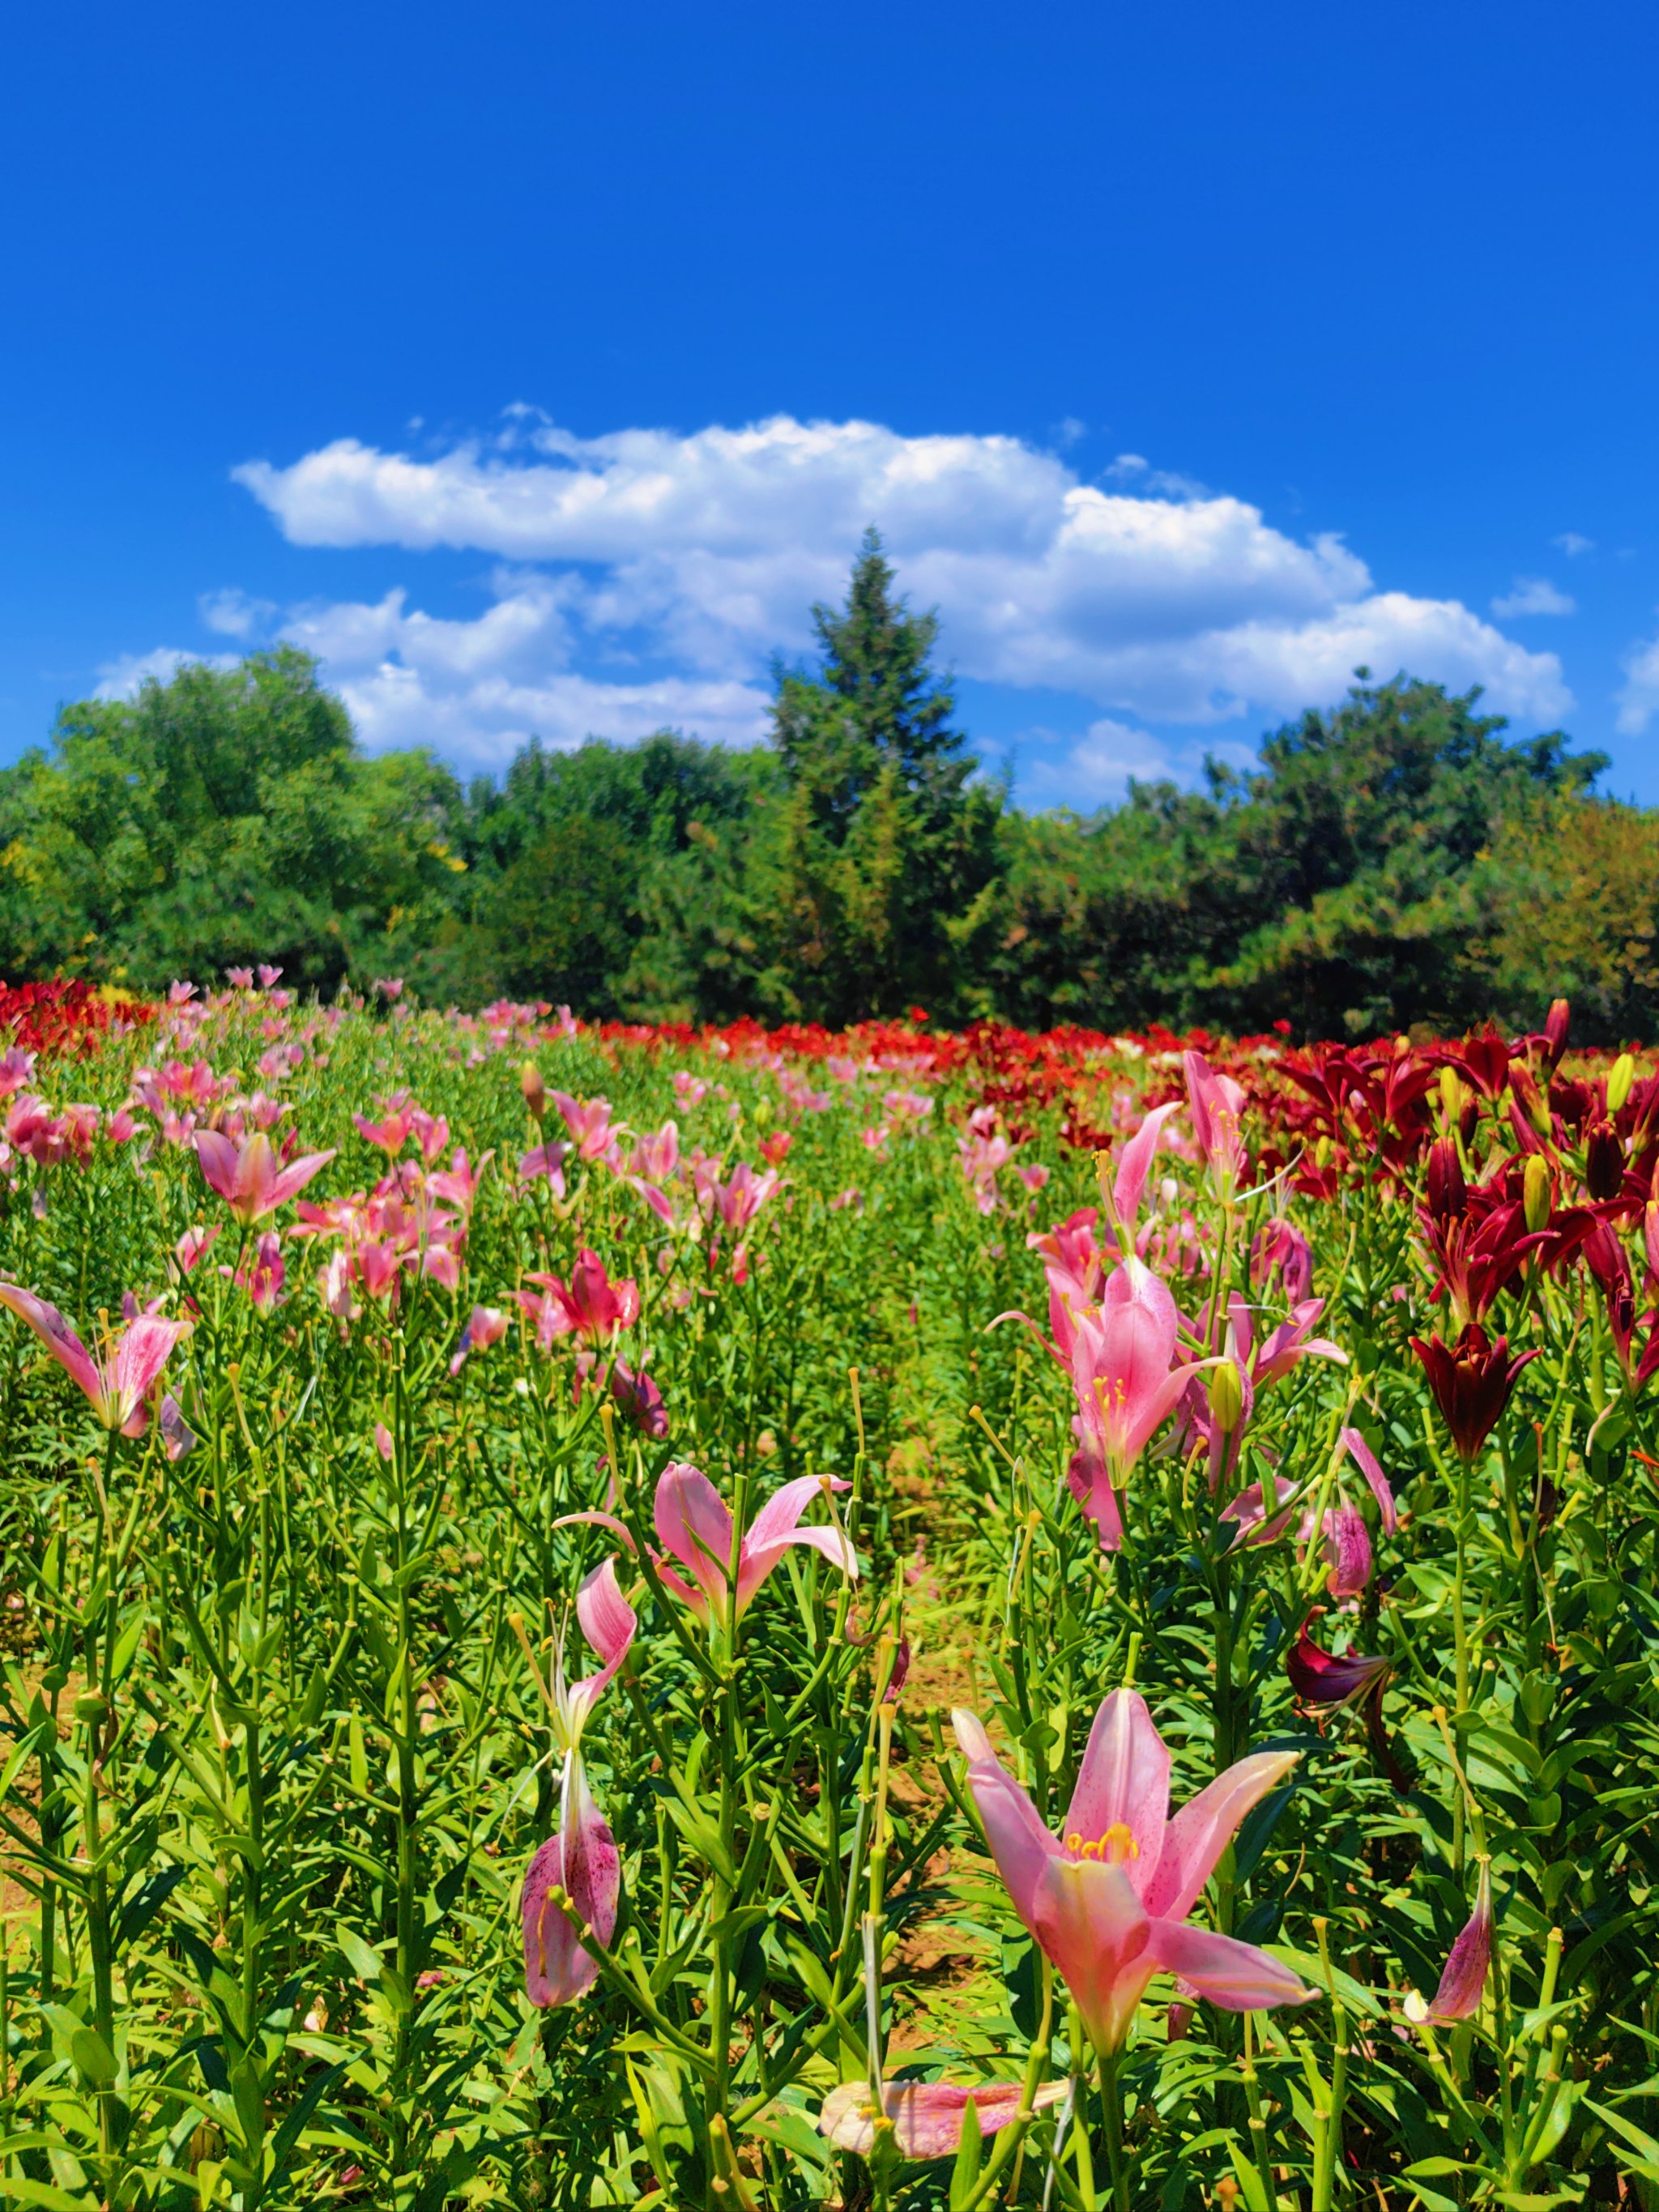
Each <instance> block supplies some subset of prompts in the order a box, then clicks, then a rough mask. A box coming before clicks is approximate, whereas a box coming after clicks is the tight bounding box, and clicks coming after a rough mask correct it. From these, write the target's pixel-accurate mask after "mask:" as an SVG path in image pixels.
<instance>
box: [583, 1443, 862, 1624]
mask: <svg viewBox="0 0 1659 2212" xmlns="http://www.w3.org/2000/svg"><path fill="white" fill-rule="evenodd" d="M849 1487H850V1485H848V1484H847V1483H845V1482H842V1481H840V1480H838V1479H837V1478H836V1476H835V1475H832V1474H803V1475H799V1476H798V1477H797V1478H796V1480H794V1481H793V1482H786V1483H785V1484H784V1485H783V1486H782V1487H781V1489H778V1490H775V1491H774V1492H772V1495H771V1496H770V1497H769V1498H768V1499H767V1501H766V1503H765V1504H763V1506H762V1507H761V1509H760V1510H759V1512H758V1513H757V1514H756V1516H755V1517H754V1519H753V1520H752V1521H751V1522H750V1524H749V1526H748V1528H747V1529H746V1530H745V1531H744V1536H743V1540H742V1542H741V1543H740V1544H738V1546H737V1552H738V1586H737V1618H738V1620H741V1619H742V1618H743V1615H744V1613H745V1612H746V1611H747V1609H748V1607H749V1606H750V1604H751V1603H752V1602H753V1601H754V1598H755V1595H756V1593H757V1591H758V1590H759V1589H760V1587H761V1585H762V1583H764V1582H765V1580H766V1578H767V1577H768V1576H769V1574H770V1573H771V1572H772V1571H773V1569H774V1568H775V1567H776V1566H777V1565H779V1564H780V1562H781V1559H782V1558H783V1555H784V1553H786V1552H787V1550H788V1549H789V1547H790V1546H791V1545H792V1544H800V1545H805V1546H807V1547H810V1548H811V1549H812V1550H813V1551H816V1552H821V1553H823V1556H824V1558H825V1559H828V1560H829V1564H830V1565H831V1566H832V1567H838V1568H839V1569H840V1570H841V1571H842V1574H844V1575H845V1576H846V1577H847V1578H848V1581H849V1582H856V1581H857V1580H858V1572H859V1563H858V1557H857V1554H856V1553H854V1549H853V1547H852V1544H851V1542H850V1541H848V1537H847V1536H846V1534H844V1533H843V1532H842V1529H840V1528H836V1527H834V1526H832V1527H830V1528H801V1527H800V1526H799V1521H800V1516H801V1515H802V1514H803V1513H804V1512H805V1510H806V1509H807V1507H808V1506H809V1505H810V1504H811V1503H812V1500H813V1499H814V1498H817V1496H819V1495H820V1493H821V1492H823V1491H825V1490H846V1489H848V1488H849ZM565 1517H566V1519H567V1520H569V1521H592V1522H597V1523H598V1524H599V1526H600V1527H602V1528H614V1529H615V1530H616V1532H617V1534H618V1535H619V1536H620V1537H621V1538H622V1540H623V1543H625V1544H626V1545H627V1546H628V1547H629V1550H630V1551H632V1550H633V1549H634V1538H633V1534H632V1532H631V1530H629V1528H627V1527H625V1526H624V1524H623V1522H620V1521H618V1520H617V1517H616V1516H615V1515H614V1514H611V1513H571V1514H568V1515H567V1516H565ZM652 1517H653V1521H654V1522H655V1523H656V1529H657V1534H658V1537H659V1540H660V1541H661V1543H662V1546H663V1551H662V1553H658V1554H655V1555H654V1564H655V1565H656V1570H657V1573H658V1575H659V1577H660V1579H661V1580H662V1582H663V1583H664V1584H665V1586H666V1587H667V1588H668V1589H671V1590H672V1591H673V1593H674V1595H675V1596H676V1597H678V1599H680V1600H681V1601H682V1602H683V1603H684V1605H685V1606H687V1607H689V1608H690V1611H691V1612H692V1613H695V1614H696V1618H697V1619H698V1620H701V1621H703V1622H705V1623H706V1622H707V1621H708V1620H709V1619H710V1618H711V1617H712V1618H713V1619H714V1620H718V1621H720V1622H724V1621H725V1620H726V1616H727V1614H728V1613H729V1612H730V1610H731V1606H730V1595H731V1569H732V1548H733V1544H734V1541H735V1539H736V1534H737V1531H736V1527H735V1524H734V1523H733V1522H732V1514H731V1510H730V1508H729V1507H728V1506H727V1504H726V1500H725V1499H724V1498H722V1497H721V1496H720V1492H719V1491H718V1490H716V1489H715V1487H714V1484H713V1483H712V1482H710V1480H708V1476H707V1475H706V1474H703V1473H702V1470H701V1469H700V1468H695V1467H692V1466H691V1465H690V1463H689V1462H687V1461H684V1460H671V1461H670V1462H669V1464H668V1465H667V1466H666V1467H665V1468H664V1469H663V1471H662V1473H661V1474H659V1476H658V1478H657V1490H656V1496H655V1498H654V1499H653V1504H652ZM560 1525H562V1523H561V1524H560ZM667 1559H674V1560H676V1561H678V1565H679V1566H681V1567H683V1568H684V1570H685V1573H684V1575H681V1574H679V1573H677V1572H676V1571H675V1569H674V1568H672V1567H671V1566H669V1565H667V1564H666V1560H667ZM687 1577H690V1579H689V1580H688V1579H687Z"/></svg>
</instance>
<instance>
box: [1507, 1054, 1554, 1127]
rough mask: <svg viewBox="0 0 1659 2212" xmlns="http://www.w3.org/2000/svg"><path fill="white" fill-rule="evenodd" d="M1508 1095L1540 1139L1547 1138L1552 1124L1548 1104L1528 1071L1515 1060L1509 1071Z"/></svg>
mask: <svg viewBox="0 0 1659 2212" xmlns="http://www.w3.org/2000/svg"><path fill="white" fill-rule="evenodd" d="M1510 1096H1511V1097H1513V1099H1514V1100H1515V1103H1516V1105H1517V1106H1518V1107H1519V1108H1520V1109H1521V1111H1522V1113H1523V1114H1524V1115H1526V1117H1527V1119H1528V1121H1530V1122H1531V1123H1532V1126H1533V1127H1534V1129H1536V1130H1537V1132H1538V1133H1539V1135H1540V1136H1541V1137H1547V1136H1548V1135H1549V1134H1550V1133H1551V1131H1552V1128H1553V1123H1552V1122H1551V1121H1550V1109H1549V1102H1548V1100H1547V1098H1546V1097H1544V1095H1543V1093H1542V1092H1541V1091H1540V1090H1539V1088H1538V1085H1536V1084H1535V1083H1534V1081H1533V1079H1532V1076H1531V1074H1530V1073H1529V1071H1528V1069H1526V1068H1524V1067H1522V1065H1521V1063H1520V1061H1519V1060H1516V1063H1515V1065H1514V1066H1513V1067H1511V1068H1510Z"/></svg>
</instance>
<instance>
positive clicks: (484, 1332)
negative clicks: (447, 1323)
mask: <svg viewBox="0 0 1659 2212" xmlns="http://www.w3.org/2000/svg"><path fill="white" fill-rule="evenodd" d="M506 1334H507V1316H506V1315H505V1314H504V1313H502V1312H501V1309H500V1308H499V1307H497V1306H474V1307H473V1309H472V1315H471V1320H469V1322H467V1325H466V1327H465V1328H464V1329H463V1330H462V1331H461V1341H460V1344H459V1346H458V1348H457V1350H456V1353H455V1357H454V1358H453V1359H452V1360H451V1361H450V1363H449V1371H450V1373H451V1374H452V1375H459V1373H460V1371H461V1370H462V1368H463V1367H464V1366H465V1364H466V1362H467V1358H468V1356H469V1355H470V1354H471V1353H472V1352H483V1351H486V1350H488V1348H489V1346H491V1345H492V1344H495V1343H496V1342H497V1341H498V1340H500V1339H501V1337H503V1336H505V1335H506Z"/></svg>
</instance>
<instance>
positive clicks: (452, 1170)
mask: <svg viewBox="0 0 1659 2212" xmlns="http://www.w3.org/2000/svg"><path fill="white" fill-rule="evenodd" d="M494 1158H495V1151H494V1148H493V1147H492V1148H491V1149H490V1150H489V1152H484V1153H483V1154H482V1155H481V1156H480V1158H479V1160H478V1164H477V1167H476V1168H475V1167H474V1166H473V1164H472V1163H471V1160H470V1159H468V1158H467V1156H466V1147H465V1145H458V1146H456V1147H455V1150H454V1151H453V1152H452V1153H451V1154H450V1156H449V1165H448V1166H447V1168H440V1169H438V1170H436V1172H435V1173H434V1174H432V1175H429V1176H428V1177H427V1179H426V1187H427V1188H428V1190H429V1191H430V1192H431V1193H432V1195H433V1196H434V1197H435V1198H441V1199H444V1200H447V1202H448V1204H450V1205H451V1206H459V1207H460V1209H461V1212H463V1213H464V1214H465V1215H466V1216H467V1217H468V1218H469V1219H470V1218H471V1213H472V1208H473V1206H474V1205H475V1203H476V1202H477V1196H478V1185H479V1184H480V1183H481V1182H483V1178H484V1170H485V1169H486V1168H487V1167H488V1166H489V1163H490V1161H491V1160H492V1159H494Z"/></svg>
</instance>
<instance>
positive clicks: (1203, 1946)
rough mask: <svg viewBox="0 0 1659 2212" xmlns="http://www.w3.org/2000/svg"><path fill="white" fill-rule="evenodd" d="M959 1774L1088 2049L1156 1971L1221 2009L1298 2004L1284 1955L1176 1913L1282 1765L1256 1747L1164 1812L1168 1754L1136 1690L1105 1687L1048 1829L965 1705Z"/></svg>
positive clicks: (1278, 1756)
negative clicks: (1063, 1810)
mask: <svg viewBox="0 0 1659 2212" xmlns="http://www.w3.org/2000/svg"><path fill="white" fill-rule="evenodd" d="M953 1720H954V1723H955V1727H956V1731H957V1741H958V1742H959V1743H960V1744H961V1746H962V1747H963V1752H964V1753H966V1754H967V1757H968V1760H969V1766H968V1784H969V1789H970V1790H971V1791H972V1793H973V1798H974V1802H975V1807H976V1808H978V1812H979V1815H980V1819H981V1820H982V1821H983V1823H984V1826H985V1833H986V1837H987V1841H988V1842H989V1844H990V1846H991V1855H992V1857H993V1858H994V1860H995V1862H996V1867H997V1871H998V1873H999V1874H1000V1875H1001V1877H1002V1881H1003V1885H1004V1887H1006V1890H1007V1892H1008V1895H1009V1898H1010V1900H1011V1901H1012V1905H1013V1907H1014V1910H1015V1911H1016V1912H1017V1913H1018V1915H1019V1917H1020V1919H1021V1920H1022V1921H1023V1922H1024V1925H1025V1927H1026V1928H1027V1929H1028V1930H1029V1931H1030V1935H1031V1936H1032V1937H1033V1938H1034V1939H1035V1941H1036V1942H1037V1943H1038V1944H1039V1945H1040V1946H1041V1947H1042V1950H1043V1952H1044V1953H1045V1954H1046V1955H1047V1956H1048V1959H1049V1960H1052V1962H1053V1964H1054V1966H1055V1967H1056V1968H1057V1969H1058V1970H1059V1972H1060V1977H1061V1978H1062V1979H1063V1980H1064V1982H1065V1984H1066V1988H1067V1989H1068V1990H1070V1991H1071V1993H1072V1996H1073V1999H1074V2000H1075V2002H1076V2003H1077V2007H1078V2010H1079V2012H1080V2013H1081V2014H1082V2015H1083V2021H1084V2026H1085V2027H1086V2029H1087V2030H1088V2033H1089V2036H1090V2039H1091V2041H1092V2042H1093V2044H1094V2045H1095V2047H1096V2049H1097V2050H1098V2051H1103V2052H1111V2051H1117V2050H1120V2049H1121V2047H1122V2045H1123V2044H1124V2042H1125V2040H1126V2039H1127V2036H1128V2033H1129V2028H1130V2025H1131V2023H1132V2021H1133V2018H1134V2014H1135V2008H1136V2007H1137V2006H1138V2005H1139V2002H1140V2000H1141V1998H1142V1997H1143V1996H1145V1994H1146V1989H1147V1985H1148V1984H1149V1983H1150V1982H1151V1981H1152V1977H1153V1976H1154V1975H1155V1974H1158V1973H1170V1974H1176V1975H1179V1976H1180V1977H1181V1978H1182V1980H1183V1981H1184V1982H1187V1983H1188V1984H1191V1985H1192V1987H1193V1988H1194V1989H1195V1990H1197V1991H1198V1993H1199V1994H1200V1996H1204V1997H1207V1998H1208V1999H1209V2001H1210V2002H1211V2003H1212V2004H1216V2005H1219V2006H1221V2007H1222V2008H1224V2009H1225V2010H1227V2011H1229V2012H1246V2011H1249V2012H1254V2011H1259V2010H1265V2009H1266V2008H1268V2007H1270V2006H1273V2005H1282V2004H1303V2003H1305V2002H1307V2001H1308V2000H1309V1999H1310V1997H1311V1996H1314V1995H1315V1992H1314V1991H1313V1990H1308V1989H1304V1987H1303V1985H1302V1984H1301V1983H1300V1981H1298V1980H1297V1977H1296V1976H1295V1975H1294V1974H1293V1973H1292V1972H1291V1970H1290V1969H1289V1967H1288V1966H1280V1965H1279V1961H1278V1960H1276V1959H1273V1958H1271V1957H1269V1955H1268V1954H1267V1952H1265V1951H1261V1950H1258V1949H1257V1948H1256V1947H1255V1945H1254V1944H1252V1943H1241V1942H1237V1941H1236V1940H1235V1939H1234V1938H1233V1937H1231V1936H1218V1935H1214V1934H1212V1932H1211V1931H1210V1930H1209V1929H1206V1928H1194V1927H1191V1926H1189V1925H1188V1921H1187V1916H1188V1913H1190V1912H1191V1911H1192V1910H1193V1907H1194V1905H1196V1904H1197V1902H1198V1899H1199V1898H1200V1894H1201V1893H1202V1892H1203V1890H1204V1887H1205V1885H1206V1882H1207V1881H1209V1879H1210V1876H1211V1875H1212V1873H1213V1872H1214V1871H1215V1868H1216V1865H1217V1863H1218V1861H1219V1859H1220V1857H1221V1855H1222V1853H1223V1852H1224V1851H1225V1850H1226V1848H1227V1845H1228V1844H1230V1843H1231V1840H1232V1838H1233V1836H1234V1834H1235V1832H1237V1828H1238V1825H1239V1823H1240V1821H1241V1820H1243V1818H1244V1815H1245V1814H1247V1813H1248V1812H1249V1810H1250V1808H1251V1807H1252V1806H1253V1805H1255V1804H1257V1803H1258V1802H1260V1801H1261V1799H1262V1798H1263V1797H1265V1796H1267V1792H1268V1791H1269V1790H1272V1789H1274V1788H1275V1787H1276V1786H1277V1785H1278V1784H1279V1783H1280V1782H1282V1781H1283V1780H1284V1778H1285V1776H1286V1775H1287V1774H1288V1773H1289V1772H1290V1771H1291V1768H1292V1767H1293V1766H1294V1765H1295V1764H1296V1759H1297V1754H1296V1753H1294V1752H1257V1753H1255V1755H1254V1756H1253V1757H1251V1758H1249V1759H1240V1760H1239V1761H1238V1762H1237V1765H1233V1766H1230V1767H1229V1768H1228V1769H1227V1771H1226V1772H1225V1774H1222V1775H1220V1776H1218V1778H1217V1779H1216V1780H1215V1781H1213V1782H1212V1783H1211V1784H1210V1785H1209V1787H1208V1788H1207V1789H1206V1790H1200V1792H1199V1794H1198V1796H1196V1797H1194V1799H1192V1801H1191V1802H1189V1803H1188V1804H1187V1805H1186V1806H1185V1807H1183V1808H1182V1811H1181V1812H1180V1813H1179V1814H1176V1818H1175V1819H1174V1820H1170V1817H1169V1802H1170V1753H1169V1751H1168V1748H1167V1747H1166V1746H1165V1745H1164V1741H1163V1739H1162V1738H1161V1737H1160V1736H1159V1735H1158V1730H1157V1729H1156V1728H1155V1727H1154V1725H1153V1723H1152V1715H1151V1714H1150V1713H1149V1712H1148V1711H1147V1709H1146V1701H1145V1700H1144V1699H1142V1698H1141V1697H1140V1696H1139V1694H1138V1693H1137V1692H1135V1691H1133V1690H1115V1691H1114V1692H1112V1694H1111V1695H1110V1696H1109V1698H1108V1699H1106V1700H1105V1702H1104V1704H1103V1705H1102V1706H1101V1708H1100V1711H1098V1712H1097V1714H1096V1716H1095V1723H1094V1727H1093V1728H1092V1729H1091V1731H1090V1735H1089V1742H1088V1747H1087V1748H1086V1750H1085V1753H1084V1755H1083V1765H1082V1767H1081V1769H1080V1770H1079V1774H1078V1780H1077V1788H1076V1790H1074V1791H1073V1796H1072V1802H1071V1808H1070V1810H1069V1811H1068V1813H1067V1814H1066V1820H1065V1824H1064V1827H1063V1830H1062V1832H1061V1833H1060V1834H1059V1835H1055V1834H1053V1833H1051V1832H1050V1831H1049V1830H1048V1828H1047V1827H1046V1826H1044V1825H1043V1821H1042V1816H1041V1815H1040V1814H1038V1812H1037V1809H1036V1806H1035V1805H1033V1803H1032V1802H1031V1800H1030V1797H1029V1796H1027V1795H1026V1793H1025V1791H1024V1790H1022V1789H1021V1788H1020V1787H1019V1785H1018V1783H1016V1782H1015V1781H1014V1780H1013V1778H1012V1776H1010V1775H1009V1774H1008V1773H1007V1772H1006V1770H1005V1769H1004V1767H1003V1766H1002V1765H1001V1763H1000V1760H999V1759H997V1756H996V1754H995V1753H994V1750H993V1749H992V1747H991V1741H990V1738H989V1737H988V1735H987V1734H986V1732H985V1729H984V1728H983V1726H982V1725H981V1723H980V1722H979V1721H978V1720H977V1719H976V1718H975V1716H974V1715H973V1714H972V1713H968V1712H958V1713H956V1714H955V1715H953Z"/></svg>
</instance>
